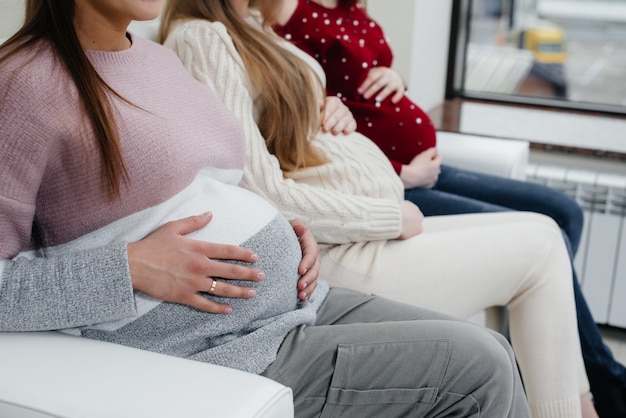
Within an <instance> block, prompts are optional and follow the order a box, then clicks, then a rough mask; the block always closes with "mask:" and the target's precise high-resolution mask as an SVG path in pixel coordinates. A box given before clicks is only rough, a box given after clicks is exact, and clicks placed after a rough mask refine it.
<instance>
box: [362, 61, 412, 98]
mask: <svg viewBox="0 0 626 418" xmlns="http://www.w3.org/2000/svg"><path fill="white" fill-rule="evenodd" d="M405 89H406V86H405V84H404V81H403V80H402V76H401V75H400V73H399V72H397V71H396V70H393V69H391V68H388V67H373V68H372V69H370V71H369V72H368V73H367V77H366V78H365V81H363V83H362V84H361V86H360V87H359V89H358V92H359V94H362V95H363V98H365V99H366V100H369V99H370V98H372V97H374V95H376V101H377V102H382V101H383V100H385V99H386V98H387V97H389V95H393V96H392V97H391V103H394V104H395V103H398V102H399V101H400V99H402V97H403V96H404V90H405Z"/></svg>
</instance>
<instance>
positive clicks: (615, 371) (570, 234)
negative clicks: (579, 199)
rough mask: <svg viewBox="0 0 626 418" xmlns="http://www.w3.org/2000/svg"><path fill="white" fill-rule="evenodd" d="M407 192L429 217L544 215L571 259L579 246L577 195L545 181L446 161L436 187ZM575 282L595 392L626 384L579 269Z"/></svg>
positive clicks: (580, 216)
mask: <svg viewBox="0 0 626 418" xmlns="http://www.w3.org/2000/svg"><path fill="white" fill-rule="evenodd" d="M404 196H405V199H406V200H410V201H411V202H413V203H415V204H416V205H418V206H419V207H420V209H421V210H422V212H423V213H424V215H425V216H436V215H456V214H463V213H480V212H501V211H512V210H520V211H532V212H538V213H542V214H544V215H547V216H550V217H551V218H552V219H554V220H555V221H556V222H557V223H558V225H559V226H560V228H561V231H562V232H563V236H564V239H565V243H566V244H567V247H568V250H569V253H570V258H571V259H572V260H573V259H574V255H575V254H576V251H577V250H578V245H579V244H580V237H581V233H582V227H583V211H582V209H581V208H580V206H579V205H578V203H576V201H575V200H574V199H572V198H570V197H569V196H567V195H565V194H564V193H562V192H560V191H558V190H556V189H553V188H550V187H546V186H543V185H539V184H535V183H529V182H523V181H518V180H512V179H508V178H504V177H497V176H491V175H487V174H481V173H476V172H471V171H466V170H461V169H457V168H454V167H450V166H445V165H444V166H442V167H441V174H440V175H439V179H438V181H437V184H436V185H435V187H433V188H432V189H421V188H415V189H409V190H406V191H405V194H404ZM572 269H573V266H572ZM573 280H574V295H575V299H576V312H577V316H578V332H579V334H580V342H581V346H582V352H583V358H584V361H585V368H586V370H587V376H588V378H589V383H590V385H591V392H592V393H600V392H605V391H610V390H613V389H615V388H618V387H620V386H622V387H623V386H626V369H625V368H624V366H623V365H621V364H620V363H618V362H617V361H616V360H615V358H614V357H613V353H611V350H610V349H609V348H608V347H607V346H606V344H604V342H603V341H602V336H601V335H600V331H599V330H598V327H597V325H596V323H595V321H594V320H593V317H592V316H591V312H590V311H589V307H588V306H587V302H586V301H585V297H584V296H583V294H582V292H581V290H580V285H579V283H578V278H577V277H576V272H574V275H573Z"/></svg>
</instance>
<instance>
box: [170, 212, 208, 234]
mask: <svg viewBox="0 0 626 418" xmlns="http://www.w3.org/2000/svg"><path fill="white" fill-rule="evenodd" d="M211 219H213V214H212V213H211V212H206V213H203V214H202V215H195V216H190V217H188V218H183V219H179V220H177V221H172V222H168V223H167V224H166V225H165V226H164V227H163V228H164V229H169V230H171V231H172V232H174V233H176V234H178V235H187V234H190V233H192V232H194V231H198V230H200V229H202V228H204V227H205V226H207V225H208V224H209V222H211Z"/></svg>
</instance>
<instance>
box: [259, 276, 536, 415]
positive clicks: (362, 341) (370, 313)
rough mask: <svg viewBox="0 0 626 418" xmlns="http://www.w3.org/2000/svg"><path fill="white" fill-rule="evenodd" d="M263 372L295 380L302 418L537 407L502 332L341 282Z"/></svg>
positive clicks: (508, 411) (524, 411)
mask: <svg viewBox="0 0 626 418" xmlns="http://www.w3.org/2000/svg"><path fill="white" fill-rule="evenodd" d="M263 375H264V376H266V377H269V378H271V379H273V380H276V381H278V382H280V383H282V384H284V385H286V386H288V387H291V388H292V390H293V393H294V404H295V410H296V416H297V417H324V418H329V417H346V418H351V417H359V418H366V417H375V418H381V417H385V418H393V417H483V418H485V417H492V418H504V417H512V418H520V417H529V416H530V414H529V411H528V404H527V403H526V398H525V395H524V392H523V388H522V384H521V381H520V377H519V373H518V371H517V365H516V363H515V358H514V356H513V352H512V350H511V347H510V346H509V344H508V342H507V341H506V340H505V339H504V338H503V337H502V336H500V335H499V334H496V333H494V332H491V331H489V330H486V329H484V328H482V327H480V326H478V325H475V324H472V323H468V322H464V321H461V320H457V319H453V318H450V317H447V316H444V315H441V314H438V313H434V312H431V311H427V310H423V309H420V308H416V307H413V306H409V305H405V304H402V303H398V302H394V301H391V300H388V299H384V298H381V297H377V296H371V295H366V294H363V293H358V292H354V291H351V290H347V289H341V288H334V289H331V291H330V293H329V295H328V297H327V298H326V300H325V301H324V303H323V304H322V306H321V308H320V310H319V312H318V319H317V322H316V324H315V325H314V326H309V327H300V328H297V329H295V330H293V331H292V332H291V333H290V334H289V335H288V336H287V338H286V339H285V341H284V342H283V344H282V346H281V348H280V350H279V352H278V357H277V359H276V361H275V362H274V363H272V364H271V365H270V367H268V369H267V370H266V371H265V372H264V373H263Z"/></svg>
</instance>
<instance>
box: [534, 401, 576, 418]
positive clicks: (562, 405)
mask: <svg viewBox="0 0 626 418" xmlns="http://www.w3.org/2000/svg"><path fill="white" fill-rule="evenodd" d="M529 406H530V415H531V416H532V417H533V418H554V417H571V418H578V417H580V416H581V413H582V412H581V410H580V398H572V399H569V400H567V401H558V402H550V403H541V404H539V403H532V402H531V403H530V404H529Z"/></svg>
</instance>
